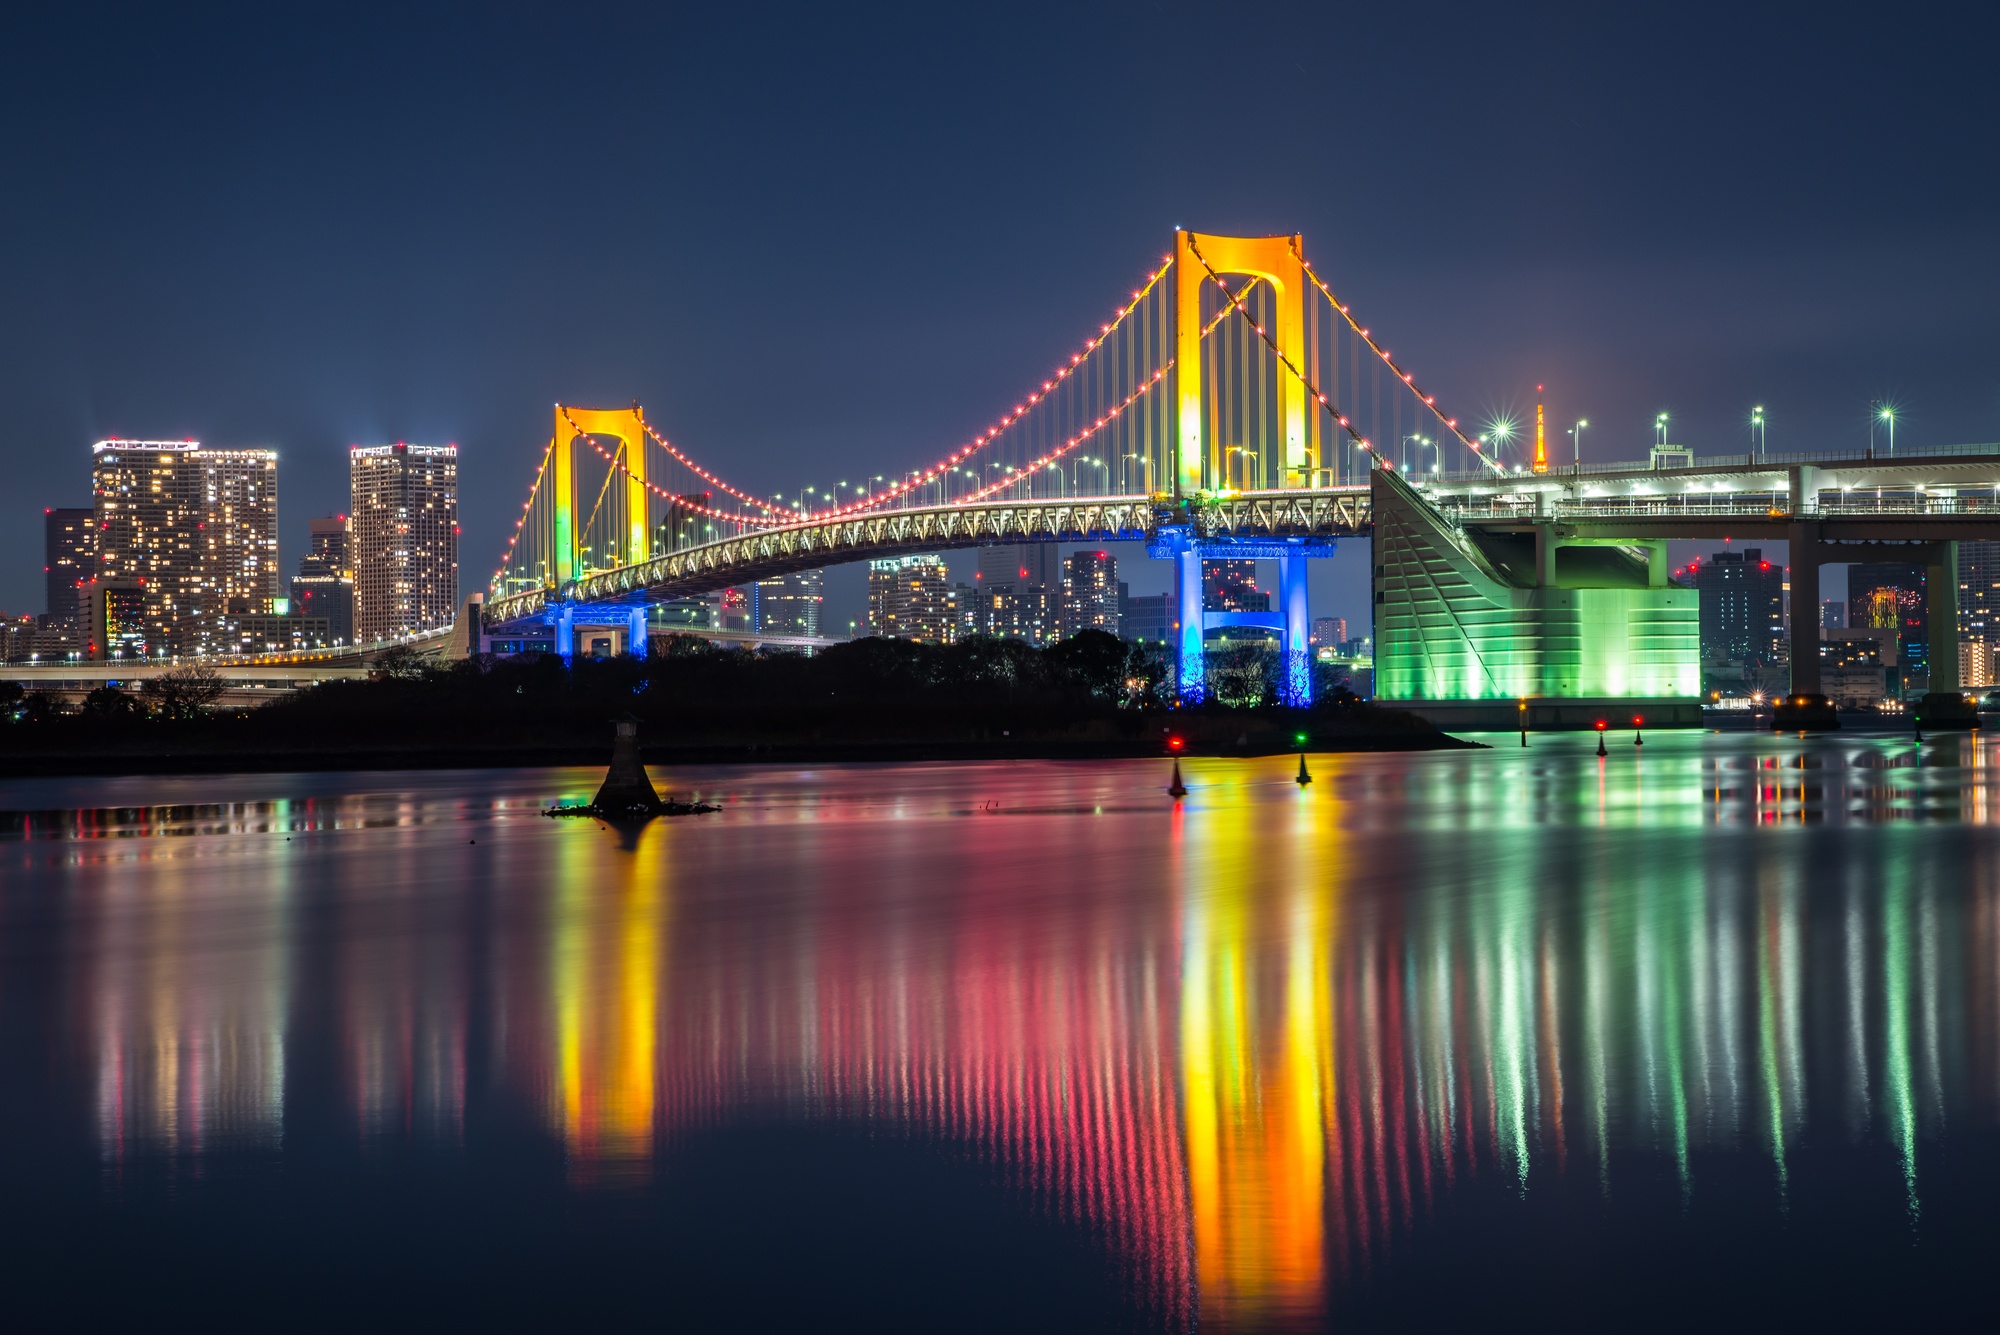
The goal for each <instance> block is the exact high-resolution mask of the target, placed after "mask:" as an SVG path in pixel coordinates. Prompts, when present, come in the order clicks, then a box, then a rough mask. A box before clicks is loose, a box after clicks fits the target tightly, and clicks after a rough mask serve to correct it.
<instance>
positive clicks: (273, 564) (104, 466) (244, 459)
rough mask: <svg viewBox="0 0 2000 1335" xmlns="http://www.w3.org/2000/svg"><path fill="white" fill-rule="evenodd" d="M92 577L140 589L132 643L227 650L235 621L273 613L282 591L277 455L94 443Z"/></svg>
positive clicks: (185, 444)
mask: <svg viewBox="0 0 2000 1335" xmlns="http://www.w3.org/2000/svg"><path fill="white" fill-rule="evenodd" d="M92 454H93V466H92V474H93V480H94V483H95V491H96V521H97V570H96V578H97V579H98V580H101V581H104V582H106V583H107V584H108V585H110V586H114V587H117V588H120V589H125V588H128V587H131V586H137V587H139V588H141V589H143V590H144V606H143V610H142V611H141V612H140V613H139V616H138V622H137V624H130V623H127V625H126V640H127V641H128V642H131V643H138V642H143V643H144V644H145V645H146V649H147V652H148V653H149V654H153V655H158V654H161V653H172V654H198V653H208V652H214V651H219V650H222V649H225V648H227V647H229V645H230V643H231V639H232V630H231V624H230V617H231V616H242V615H258V614H264V613H269V612H270V611H271V610H272V602H273V599H275V597H276V596H277V592H278V456H277V454H276V453H275V452H274V451H271V450H205V449H203V448H202V447H201V446H200V445H199V444H198V443H197V442H194V441H132V440H103V441H99V442H98V443H97V444H96V445H94V446H93V447H92Z"/></svg>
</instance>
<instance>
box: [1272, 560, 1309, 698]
mask: <svg viewBox="0 0 2000 1335" xmlns="http://www.w3.org/2000/svg"><path fill="white" fill-rule="evenodd" d="M1306 589H1307V576H1306V558H1305V557H1303V556H1281V557H1279V558H1278V597H1279V599H1280V601H1281V602H1282V603H1283V604H1284V609H1285V685H1284V701H1285V703H1286V704H1288V705H1290V706H1291V707H1292V708H1294V709H1304V708H1305V707H1306V706H1307V705H1309V704H1311V703H1312V664H1311V659H1310V657H1309V655H1310V654H1311V652H1312V651H1311V644H1312V613H1311V611H1310V610H1309V608H1308V605H1307V599H1306Z"/></svg>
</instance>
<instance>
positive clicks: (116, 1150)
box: [0, 733, 2000, 1329]
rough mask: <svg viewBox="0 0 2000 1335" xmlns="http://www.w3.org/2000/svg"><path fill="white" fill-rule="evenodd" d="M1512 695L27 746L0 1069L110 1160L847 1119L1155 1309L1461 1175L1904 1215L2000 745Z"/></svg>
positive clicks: (1330, 1286)
mask: <svg viewBox="0 0 2000 1335" xmlns="http://www.w3.org/2000/svg"><path fill="white" fill-rule="evenodd" d="M1488 740H1490V741H1493V742H1494V743H1496V745H1495V747H1494V749H1492V750H1489V751H1477V752H1457V753H1439V754H1429V755H1384V756H1318V757H1314V758H1313V760H1312V765H1313V769H1314V772H1315V776H1316V779H1317V782H1315V783H1314V784H1313V785H1312V786H1311V787H1309V788H1304V789H1300V788H1299V787H1297V786H1296V785H1294V784H1293V783H1291V782H1290V778H1291V774H1292V764H1293V762H1292V761H1291V760H1290V759H1289V758H1285V757H1278V758H1273V759H1269V760H1261V761H1247V762H1245V761H1209V760H1199V759H1196V760H1187V761H1184V762H1183V769H1184V772H1185V774H1186V778H1187V782H1188V786H1189V787H1190V789H1191V790H1192V791H1191V793H1190V795H1189V797H1188V798H1187V800H1186V801H1185V802H1183V803H1181V804H1179V805H1178V806H1176V805H1174V804H1172V803H1171V802H1169V801H1168V800H1167V799H1166V798H1165V797H1164V795H1163V794H1161V793H1160V792H1159V791H1158V790H1159V789H1160V788H1162V787H1163V786H1164V779H1165V776H1164V774H1163V773H1161V772H1160V767H1159V765H1158V764H1155V763H1151V762H1147V763H1133V762H1116V763H1103V764H1074V763H1073V764H1032V763H1007V764H994V765H974V766H949V765H937V766H917V767H865V766H864V767H834V768H824V769H801V770H778V769H746V770H729V769H720V768H718V769H708V770H702V771H699V772H693V771H691V772H688V773H685V774H675V775H657V776H656V777H659V778H662V779H666V780H668V781H670V783H671V785H672V786H673V787H675V788H676V789H677V790H679V791H682V792H693V791H699V792H700V793H701V794H702V795H704V796H705V797H709V798H711V799H713V798H715V797H718V796H719V797H721V798H722V799H723V800H724V801H725V804H726V809H725V811H724V812H723V813H722V814H720V815H717V816H712V817H706V818H700V819H690V820H678V821H655V822H653V823H651V824H650V825H647V826H646V827H644V828H643V829H641V830H637V831H626V832H623V833H621V832H618V831H613V830H608V829H606V828H605V827H603V826H601V825H599V824H598V823H597V822H594V821H565V822H556V821H551V820H546V819H542V818H540V817H539V816H538V814H537V813H538V812H539V811H540V810H541V809H542V808H544V807H546V806H548V805H550V804H551V803H552V802H553V801H555V800H557V799H566V800H571V801H574V800H577V799H578V798H579V797H582V796H586V795H587V793H588V790H589V788H590V785H591V783H592V782H593V781H594V777H595V776H594V774H593V773H591V772H589V771H513V772H495V773H478V772H464V773H454V774H424V775H388V774H371V775H314V776H236V777H228V778H214V779H174V780H158V779H152V780H137V779H127V780H100V781H88V780H74V781H58V782H54V783H43V784H39V785H26V784H0V806H4V807H6V808H8V809H9V810H8V813H7V814H5V815H4V816H0V868H3V869H4V880H0V910H4V912H5V913H6V915H7V920H8V921H9V922H11V923H15V924H17V926H16V928H15V930H14V931H13V932H12V933H11V934H10V952H9V955H8V958H9V959H10V960H13V961H14V962H15V964H16V967H17V968H21V967H26V966H24V965H22V964H21V961H23V960H24V959H26V958H28V957H29V956H31V955H45V956H46V957H47V960H48V961H49V962H48V963H47V964H46V965H43V966H38V968H39V972H37V973H36V974H35V976H36V977H41V978H46V979H47V980H48V982H47V989H48V990H47V992H46V994H45V995H40V996H37V997H35V998H34V1002H35V1004H36V1005H37V1007H38V1010H37V1015H38V1017H39V1018H38V1023H41V1024H43V1025H45V1026H46V1027H47V1028H48V1029H49V1031H50V1033H51V1036H52V1037H51V1046H52V1047H54V1048H56V1049H57V1050H59V1051H60V1053H61V1054H62V1056H63V1058H64V1060H61V1061H58V1062H56V1063H55V1064H54V1066H53V1068H52V1069H54V1070H55V1071H56V1072H57V1074H56V1075H54V1076H50V1075H47V1074H46V1073H44V1072H42V1071H28V1070H17V1071H9V1072H6V1073H5V1075H6V1079H7V1080H8V1082H9V1084H10V1086H16V1087H18V1086H19V1085H22V1084H32V1083H37V1082H47V1081H50V1080H54V1081H56V1082H57V1083H58V1084H62V1083H63V1082H65V1081H66V1082H68V1084H67V1085H65V1086H64V1088H62V1089H59V1090H55V1091H52V1092H51V1095H50V1097H51V1098H52V1099H54V1100H56V1101H58V1102H60V1101H61V1100H62V1099H64V1098H69V1099H71V1100H72V1101H73V1102H74V1103H75V1105H76V1106H78V1107H81V1106H82V1105H83V1104H84V1103H85V1102H87V1103H88V1106H89V1108H90V1114H89V1115H90V1117H91V1119H92V1127H93V1129H94V1138H95V1144H96V1148H97V1152H98V1154H99V1156H100V1158H101V1160H102V1162H103V1164H104V1165H105V1170H106V1172H107V1173H109V1174H111V1175H112V1177H113V1179H114V1180H115V1179H116V1177H117V1176H118V1174H119V1173H120V1171H121V1169H122V1167H123V1166H124V1165H126V1164H128V1163H133V1162H139V1161H155V1160H159V1159H162V1158H166V1159H170V1160H172V1161H173V1162H174V1163H177V1164H182V1165H185V1166H186V1168H187V1171H198V1170H199V1167H200V1165H201V1164H202V1163H203V1162H204V1161H206V1160H208V1159H211V1158H213V1157H215V1156H226V1155H229V1154H232V1153H264V1154H270V1153H277V1154H283V1153H284V1152H285V1149H286V1147H287V1145H288V1142H289V1140H292V1139H296V1137H297V1135H298V1134H299V1132H298V1127H299V1126H300V1125H301V1124H302V1119H304V1118H305V1117H307V1116H308V1115H310V1116H313V1117H324V1115H325V1114H326V1112H327V1110H328V1107H329V1106H335V1105H337V1108H338V1110H339V1112H338V1115H339V1120H340V1122H341V1123H342V1124H343V1125H344V1126H345V1127H346V1128H347V1132H346V1134H348V1135H349V1136H350V1137H351V1138H352V1139H353V1141H354V1143H355V1144H357V1145H358V1146H360V1147H363V1148H364V1149H366V1148H367V1147H370V1146H377V1147H379V1146H387V1145H401V1146H405V1147H414V1148H415V1149H417V1150H419V1151H421V1152H424V1153H433V1154H451V1153H454V1152H456V1150H457V1148H458V1147H459V1146H461V1145H462V1143H463V1141H464V1139H465V1137H466V1136H467V1134H468V1124H469V1122H476V1121H477V1119H478V1117H479V1116H480V1111H479V1110H480V1109H481V1108H482V1107H486V1106H489V1105H490V1104H491V1103H492V1101H493V1100H495V1099H502V1098H504V1099H508V1100H512V1101H515V1102H517V1103H518V1104H519V1105H521V1106H524V1107H527V1108H530V1109H532V1110H533V1113H534V1116H535V1118H536V1120H537V1121H538V1123H539V1125H540V1126H541V1127H542V1128H543V1130H544V1132H545V1133H546V1135H547V1136H549V1137H551V1138H553V1140H554V1141H556V1142H557V1143H558V1144H559V1145H560V1146H561V1148H562V1151H563V1154H564V1157H565V1163H566V1165H567V1167H566V1174H567V1180H568V1182H569V1184H570V1187H571V1189H572V1190H573V1191H575V1192H578V1193H586V1194H589V1193H604V1192H614V1193H615V1192H629V1191H634V1190H642V1189H643V1188H644V1187H645V1185H646V1184H647V1183H649V1182H650V1181H651V1180H652V1179H653V1175H654V1174H655V1173H656V1172H657V1171H659V1170H660V1169H661V1167H662V1165H663V1164H664V1163H665V1162H666V1161H667V1160H669V1159H670V1158H671V1157H672V1154H673V1152H674V1148H675V1146H676V1144H678V1143H681V1141H682V1140H683V1139H684V1138H685V1137H687V1136H688V1135H689V1134H691V1133H694V1132H698V1131H701V1130H703V1129H708V1128H716V1127H723V1126H727V1125H730V1124H731V1123H733V1122H736V1121H739V1120H742V1119H745V1118H753V1117H754V1118H764V1117H774V1116H775V1117H778V1118H780V1119H790V1120H799V1121H825V1120H831V1121H835V1122H840V1123H843V1124H849V1125H859V1126H862V1127H865V1128H867V1129H868V1130H869V1132H870V1134H876V1135H883V1136H893V1137H900V1138H905V1139H908V1140H913V1141H916V1142H918V1143H922V1144H928V1145H932V1146H935V1147H936V1149H937V1151H938V1152H939V1153H942V1154H947V1155H958V1156H970V1157H972V1158H973V1159H975V1160H977V1161H978V1162H979V1163H981V1164H983V1165H985V1166H986V1167H987V1168H988V1169H990V1170H991V1172H992V1173H993V1174H995V1175H996V1176H997V1177H998V1178H999V1179H1000V1180H1001V1181H1003V1182H1004V1183H1005V1184H1006V1185H1007V1187H1008V1188H1009V1189H1010V1190H1011V1191H1012V1192H1013V1193H1014V1194H1015V1195H1016V1197H1017V1198H1018V1199H1020V1200H1022V1201H1024V1202H1026V1203H1027V1204H1028V1205H1029V1206H1030V1207H1031V1208H1032V1209H1034V1210H1036V1211H1039V1212H1042V1213H1043V1214H1045V1215H1048V1216H1051V1217H1056V1218H1062V1219H1068V1220H1073V1221H1081V1222H1083V1223H1086V1224H1088V1225H1089V1226H1090V1228H1091V1230H1092V1232H1093V1236H1095V1237H1098V1238H1100V1239H1101V1240H1102V1241H1103V1243H1104V1245H1105V1246H1106V1247H1107V1248H1108V1250H1109V1252H1110V1253H1111V1255H1112V1256H1113V1258H1114V1259H1115V1263H1116V1265H1117V1266H1118V1267H1119V1268H1120V1273H1121V1274H1122V1275H1123V1276H1124V1279H1123V1283H1124V1286H1125V1290H1126V1292H1127V1294H1128V1296H1129V1299H1130V1301H1131V1302H1132V1303H1133V1304H1134V1305H1135V1306H1137V1307H1139V1308H1141V1309H1143V1310H1144V1311H1145V1312H1146V1313H1148V1314H1149V1316H1150V1318H1151V1319H1152V1320H1153V1321H1155V1322H1156V1323H1158V1324H1162V1325H1165V1326H1169V1327H1186V1326H1187V1325H1189V1324H1190V1323H1192V1322H1194V1321H1196V1320H1197V1319H1198V1320H1199V1321H1200V1322H1201V1324H1203V1325H1213V1326H1219V1327H1222V1328H1227V1329H1258V1328H1274V1327H1281V1326H1291V1325H1313V1324H1316V1323H1318V1322H1319V1321H1320V1320H1322V1319H1325V1318H1328V1317H1332V1318H1334V1319H1336V1320H1337V1318H1338V1314H1339V1311H1340V1308H1341V1303H1342V1297H1343V1294H1345V1293H1347V1292H1349V1291H1358V1288H1357V1286H1364V1285H1365V1283H1366V1282H1367V1279H1368V1276H1369V1275H1370V1274H1371V1272H1372V1271H1375V1270H1379V1269H1380V1268H1381V1267H1382V1266H1383V1265H1385V1264H1387V1263H1389V1262H1391V1261H1393V1260H1394V1258H1395V1257H1396V1255H1397V1252H1398V1249H1399V1247H1403V1246H1404V1245H1406V1244H1407V1242H1408V1241H1409V1240H1410V1239H1412V1238H1413V1237H1417V1236H1420V1235H1421V1234H1422V1232H1423V1230H1425V1229H1426V1227H1427V1226H1428V1225H1429V1221H1432V1220H1434V1219H1437V1218H1439V1217H1440V1216H1441V1215H1443V1214H1445V1213H1447V1212H1448V1211H1449V1210H1450V1209H1451V1207H1452V1202H1453V1201H1454V1199H1455V1194H1456V1193H1460V1192H1463V1191H1466V1190H1469V1189H1471V1188H1472V1187H1474V1186H1475V1185H1482V1184H1483V1185H1484V1186H1485V1187H1486V1188H1489V1189H1493V1188H1497V1189H1502V1190H1504V1191H1505V1192H1507V1193H1511V1194H1512V1196H1514V1197H1516V1198H1518V1199H1519V1200H1520V1201H1521V1202H1522V1203H1523V1206H1522V1208H1523V1209H1525V1208H1526V1203H1527V1202H1529V1201H1530V1200H1531V1199H1533V1198H1535V1197H1536V1196H1537V1193H1541V1194H1544V1195H1546V1194H1547V1193H1549V1192H1550V1191H1554V1190H1556V1189H1557V1186H1558V1184H1567V1186H1574V1184H1576V1183H1578V1182H1582V1183H1586V1184H1587V1185H1588V1186H1589V1187H1590V1190H1591V1192H1592V1193H1593V1194H1594V1195H1595V1196H1596V1197H1597V1198H1599V1199H1601V1200H1604V1201H1610V1200H1613V1199H1616V1198H1618V1197H1619V1195H1620V1193H1621V1191H1627V1190H1637V1189H1640V1188H1641V1187H1642V1186H1643V1184H1645V1183H1647V1182H1650V1181H1651V1180H1652V1179H1654V1178H1655V1177H1657V1176H1658V1175H1659V1174H1660V1173H1661V1172H1665V1173H1666V1174H1667V1175H1668V1176H1669V1177H1670V1178H1671V1180H1672V1184H1673V1192H1674V1195H1675V1196H1676V1197H1677V1199H1678V1201H1679V1202H1680V1208H1681V1210H1682V1211H1683V1212H1685V1211H1689V1210H1693V1209H1696V1208H1697V1207H1698V1205H1699V1203H1700V1202H1701V1200H1702V1198H1703V1193H1704V1189H1705V1186H1706V1187H1710V1188H1713V1187H1715V1186H1717V1185H1718V1184H1719V1181H1720V1179H1721V1178H1722V1177H1724V1176H1726V1177H1727V1178H1728V1179H1730V1181H1731V1183H1732V1189H1734V1184H1737V1183H1740V1182H1741V1181H1742V1180H1744V1179H1745V1178H1746V1177H1747V1178H1748V1179H1749V1180H1751V1181H1752V1183H1753V1185H1754V1187H1755V1191H1756V1192H1757V1193H1759V1194H1760V1196H1761V1198H1762V1199H1763V1200H1764V1201H1765V1202H1766V1203H1767V1204H1768V1206H1769V1207H1770V1208H1772V1209H1773V1210H1775V1211H1776V1212H1777V1213H1778V1214H1779V1215H1780V1216H1783V1215H1785V1214H1786V1212H1788V1211H1789V1210H1790V1209H1791V1203H1792V1197H1793V1195H1794V1193H1795V1191H1796V1189H1797V1185H1798V1175H1799V1173H1800V1172H1802V1171H1804V1170H1803V1169H1801V1168H1800V1166H1799V1156H1800V1147H1801V1146H1802V1145H1805V1144H1808V1143H1809V1142H1821V1141H1842V1142H1847V1143H1853V1144H1862V1145H1871V1144H1872V1145H1879V1146H1880V1147H1882V1149H1883V1150H1884V1152H1886V1153H1888V1154H1890V1155H1892V1156H1893V1158H1894V1161H1895V1163H1896V1166H1897V1171H1898V1172H1899V1174H1900V1180H1901V1184H1902V1190H1901V1196H1902V1199H1901V1205H1900V1208H1901V1210H1902V1212H1903V1215H1904V1216H1905V1218H1904V1220H1903V1224H1904V1226H1905V1227H1906V1228H1907V1230H1909V1232H1910V1233H1911V1235H1912V1236H1921V1231H1922V1229H1923V1227H1924V1199H1925V1192H1926V1178H1925V1173H1924V1167H1925V1162H1926V1154H1927V1150H1926V1147H1927V1146H1930V1145H1932V1144H1934V1143H1936V1142H1937V1141H1938V1140H1939V1139H1940V1138H1941V1137H1943V1136H1944V1135H1945V1134H1946V1131H1947V1129H1948V1128H1957V1129H1960V1130H1967V1129H1972V1130H1984V1129H1987V1128H1990V1127H1991V1126H1992V1125H1993V1123H1994V1121H1995V1113H1996V1091H1997V1090H2000V1064H1996V1057H1997V1056H2000V1053H1996V1039H2000V988H1996V974H1995V969H1994V963H1995V950H1996V946H1997V945H2000V940H1996V926H1995V865H1996V864H1995V859H1994V853H1993V844H1992V838H1991V836H1990V835H1989V834H1988V833H1987V832H1986V831H1984V830H1981V829H1979V828H1977V827H1980V826H1984V825H1987V824H1990V823H1992V822H1993V819H1994V815H1995V811H1996V804H2000V786H1997V785H1996V784H1995V781H1994V778H1995V776H1994V775H1993V773H1992V765H1993V763H1994V760H1995V755H1994V748H1993V746H1992V745H1991V744H1990V743H1988V742H1986V741H1985V740H1984V739H1983V738H1981V737H1978V736H1973V737H1966V738H1951V737H1948V738H1944V739H1941V740H1938V741H1934V742H1932V743H1929V744H1927V745H1925V746H1924V747H1922V748H1921V749H1920V748H1918V747H1917V745H1916V744H1915V743H1914V742H1912V741H1909V740H1906V739H1904V738H1901V737H1895V738H1888V737H1877V738H1865V737H1853V736H1835V737H1828V738H1810V739H1798V738H1770V737H1753V736H1718V735H1713V734H1668V733H1655V734H1651V735H1650V736H1649V737H1648V739H1647V744H1646V746H1645V747H1644V748H1643V750H1642V749H1640V748H1636V747H1633V746H1632V745H1631V739H1630V737H1629V736H1624V737H1620V736H1614V737H1613V738H1612V739H1610V743H1609V746H1608V749H1609V750H1610V751H1611V754H1610V755H1609V756H1608V757H1606V758H1605V759H1603V760H1599V759H1598V758H1597V757H1596V756H1595V755H1594V754H1593V751H1592V748H1593V747H1594V739H1592V738H1548V737H1538V738H1536V739H1534V745H1533V746H1532V747H1531V748H1529V749H1528V750H1526V751H1522V750H1521V749H1519V748H1518V745H1517V744H1516V741H1515V739H1514V738H1513V737H1511V736H1503V737H1498V738H1491V739H1488ZM280 794H282V795H280ZM31 906H39V907H37V908H36V909H35V911H36V912H40V913H45V914H47V915H49V916H47V917H46V919H35V918H33V917H32V915H31V914H27V910H28V909H29V908H30V907H31ZM24 914H27V916H24ZM33 922H45V928H42V929H38V928H35V927H34V926H33V925H32V923H33ZM23 923H27V924H28V925H27V926H22V925H20V924H23ZM38 931H40V932H41V933H42V934H40V935H37V932H38ZM70 1086H74V1088H71V1087H70ZM85 1087H87V1093H85ZM301 1091H310V1096H309V1102H308V1103H307V1104H306V1105H305V1106H302V1100H308V1095H306V1094H303V1093H301ZM1705 1175H1706V1177H1707V1178H1708V1179H1709V1180H1708V1181H1707V1182H1705V1180H1704V1179H1705ZM1565 1189H1567V1187H1565ZM1524 1217H1525V1216H1524ZM775 1260H776V1263H777V1264H780V1265H782V1264H783V1258H775Z"/></svg>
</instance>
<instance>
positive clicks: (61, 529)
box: [42, 509, 97, 626]
mask: <svg viewBox="0 0 2000 1335" xmlns="http://www.w3.org/2000/svg"><path fill="white" fill-rule="evenodd" d="M42 519H43V530H44V531H43V555H42V570H43V572H44V575H45V578H46V579H47V582H48V593H49V610H48V615H49V618H50V619H51V620H52V621H55V622H59V623H60V624H62V625H66V626H73V625H77V624H78V618H79V617H80V616H81V615H82V613H83V599H84V593H83V586H84V585H86V584H88V583H89V582H90V581H91V580H92V579H93V578H95V577H96V575H97V512H96V511H95V510H94V509H91V510H44V511H43V512H42Z"/></svg>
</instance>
